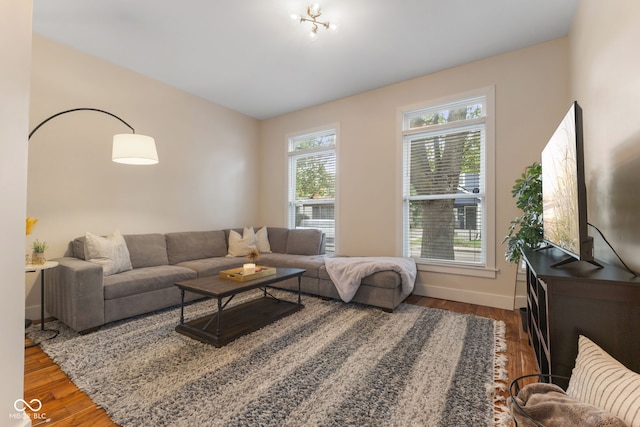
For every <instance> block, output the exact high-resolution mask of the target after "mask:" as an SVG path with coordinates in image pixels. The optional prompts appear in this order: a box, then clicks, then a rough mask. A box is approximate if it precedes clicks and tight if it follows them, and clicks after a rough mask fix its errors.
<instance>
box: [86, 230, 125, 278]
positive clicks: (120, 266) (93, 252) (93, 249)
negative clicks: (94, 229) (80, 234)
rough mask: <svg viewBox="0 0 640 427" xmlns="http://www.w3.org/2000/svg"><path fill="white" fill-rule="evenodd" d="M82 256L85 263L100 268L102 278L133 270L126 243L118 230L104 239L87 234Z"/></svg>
mask: <svg viewBox="0 0 640 427" xmlns="http://www.w3.org/2000/svg"><path fill="white" fill-rule="evenodd" d="M84 255H85V258H86V260H87V261H89V262H93V263H95V264H99V265H101V266H102V274H103V275H104V276H110V275H112V274H116V273H120V272H123V271H128V270H131V269H132V268H133V267H132V266H131V258H130V256H129V249H128V248H127V243H126V242H125V240H124V237H122V234H120V231H118V230H116V231H114V232H113V233H111V235H109V236H106V237H101V236H97V235H95V234H92V233H89V232H87V233H86V234H85V239H84Z"/></svg>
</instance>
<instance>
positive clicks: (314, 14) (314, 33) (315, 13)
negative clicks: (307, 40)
mask: <svg viewBox="0 0 640 427" xmlns="http://www.w3.org/2000/svg"><path fill="white" fill-rule="evenodd" d="M320 15H322V10H321V9H320V5H319V4H318V3H312V4H310V5H309V6H308V7H307V16H301V15H296V14H292V15H291V19H295V20H296V21H297V20H299V21H300V23H301V24H302V23H303V22H310V23H311V31H310V32H309V36H310V37H311V38H312V39H315V38H316V37H318V28H319V26H320V25H322V26H323V27H324V28H325V29H327V30H337V29H338V26H337V25H336V24H335V23H331V22H329V21H325V22H322V21H318V18H319V17H320Z"/></svg>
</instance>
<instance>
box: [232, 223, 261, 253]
mask: <svg viewBox="0 0 640 427" xmlns="http://www.w3.org/2000/svg"><path fill="white" fill-rule="evenodd" d="M255 240H256V236H255V234H254V232H253V227H251V228H246V227H245V229H244V230H243V231H242V236H240V233H238V232H237V231H235V230H229V252H228V253H227V256H228V257H238V256H247V253H248V252H249V251H250V250H252V249H255V248H256V244H255Z"/></svg>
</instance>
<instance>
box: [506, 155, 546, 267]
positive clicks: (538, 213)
mask: <svg viewBox="0 0 640 427" xmlns="http://www.w3.org/2000/svg"><path fill="white" fill-rule="evenodd" d="M511 194H512V195H513V197H514V198H515V199H516V206H517V207H518V208H519V209H520V210H521V211H522V215H520V216H517V217H516V218H515V219H514V220H513V221H511V225H510V226H509V232H508V233H507V235H506V236H505V237H504V239H503V240H502V243H504V242H507V250H506V252H505V259H506V260H507V261H509V262H510V263H513V264H517V263H519V262H520V258H521V256H522V254H521V252H520V251H521V250H522V248H523V247H525V246H526V247H529V248H537V247H540V245H541V244H542V166H541V165H540V164H539V163H537V162H535V163H533V164H532V165H530V166H528V167H527V168H526V170H525V171H524V173H523V174H522V176H521V177H520V178H518V179H516V182H515V184H514V186H513V189H512V190H511Z"/></svg>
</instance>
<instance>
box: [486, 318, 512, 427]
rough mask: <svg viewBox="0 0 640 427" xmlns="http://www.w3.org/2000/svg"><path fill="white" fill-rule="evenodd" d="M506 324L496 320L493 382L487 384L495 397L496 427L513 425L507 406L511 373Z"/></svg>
mask: <svg viewBox="0 0 640 427" xmlns="http://www.w3.org/2000/svg"><path fill="white" fill-rule="evenodd" d="M505 334H506V325H505V323H504V322H503V321H496V322H495V330H494V339H495V352H494V365H493V384H487V393H489V395H490V396H491V397H492V398H493V419H494V425H495V426H496V427H502V426H508V425H511V415H510V413H509V408H508V406H507V399H506V397H505V396H506V393H507V389H508V385H507V383H508V381H509V374H508V372H507V354H506V351H507V340H506V338H505Z"/></svg>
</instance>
